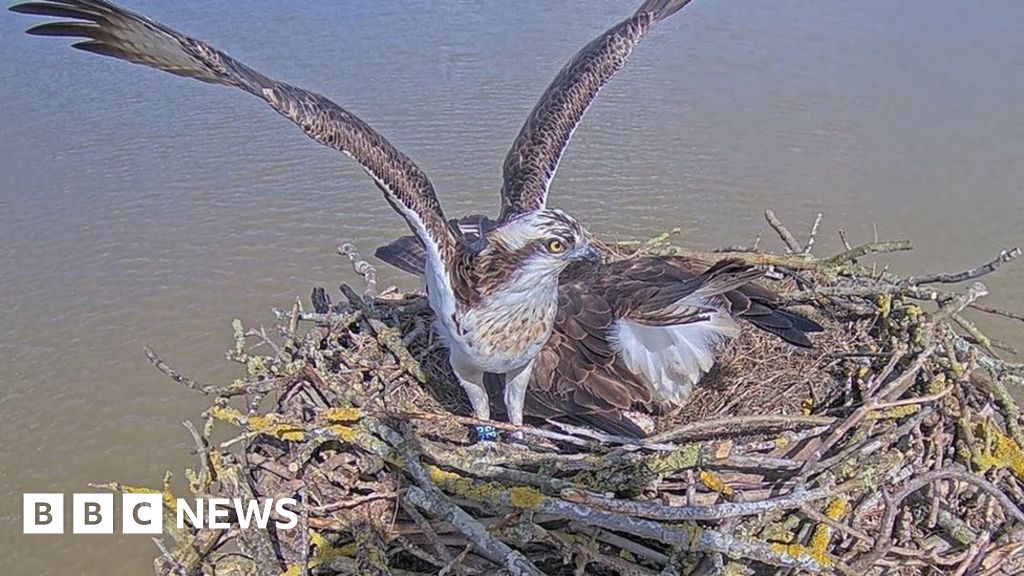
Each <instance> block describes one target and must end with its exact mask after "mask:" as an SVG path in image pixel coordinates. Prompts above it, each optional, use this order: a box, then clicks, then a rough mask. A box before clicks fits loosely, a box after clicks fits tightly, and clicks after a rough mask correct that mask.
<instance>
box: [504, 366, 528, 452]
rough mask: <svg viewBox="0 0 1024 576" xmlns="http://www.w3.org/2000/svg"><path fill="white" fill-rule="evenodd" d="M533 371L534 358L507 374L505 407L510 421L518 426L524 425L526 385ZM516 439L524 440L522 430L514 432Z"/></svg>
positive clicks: (513, 435) (513, 436)
mask: <svg viewBox="0 0 1024 576" xmlns="http://www.w3.org/2000/svg"><path fill="white" fill-rule="evenodd" d="M532 373H533V360H530V361H529V362H528V363H527V364H526V365H525V366H522V367H520V368H517V369H515V370H513V371H511V372H509V373H508V374H506V375H505V408H506V409H507V410H508V421H509V422H511V423H512V424H515V425H516V426H522V425H523V405H524V404H525V403H526V387H527V385H528V384H529V383H530V375H531V374H532ZM512 438H513V439H514V440H522V439H523V433H522V431H519V430H517V431H515V432H513V433H512Z"/></svg>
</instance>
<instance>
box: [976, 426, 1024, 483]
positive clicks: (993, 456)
mask: <svg viewBox="0 0 1024 576" xmlns="http://www.w3.org/2000/svg"><path fill="white" fill-rule="evenodd" d="M979 433H980V434H981V435H982V436H983V437H984V439H985V449H984V451H983V452H982V453H981V454H980V455H979V456H978V457H977V458H975V464H976V465H977V466H978V468H979V469H980V471H981V472H985V471H986V470H989V469H991V468H1007V469H1009V470H1010V472H1012V473H1013V475H1014V476H1016V477H1017V478H1018V479H1019V480H1021V481H1024V451H1021V448H1020V446H1018V445H1017V443H1016V442H1015V441H1014V440H1013V438H1010V437H1009V436H1007V435H1005V434H1003V433H1002V431H1000V430H999V428H997V427H996V426H995V425H994V424H983V425H981V426H980V430H979Z"/></svg>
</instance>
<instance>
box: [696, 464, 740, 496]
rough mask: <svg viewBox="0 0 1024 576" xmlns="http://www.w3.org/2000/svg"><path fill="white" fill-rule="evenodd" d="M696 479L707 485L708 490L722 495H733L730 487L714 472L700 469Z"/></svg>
mask: <svg viewBox="0 0 1024 576" xmlns="http://www.w3.org/2000/svg"><path fill="white" fill-rule="evenodd" d="M697 479H698V480H700V483H701V484H703V485H704V486H706V487H707V489H708V490H711V491H713V492H718V493H719V494H721V495H722V496H725V497H727V498H728V497H731V496H732V495H733V490H732V487H731V486H729V485H728V484H726V483H725V482H723V481H722V479H721V478H719V477H718V476H716V475H715V474H713V473H711V472H708V471H707V470H701V471H700V474H698V475H697Z"/></svg>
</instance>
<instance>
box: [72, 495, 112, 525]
mask: <svg viewBox="0 0 1024 576" xmlns="http://www.w3.org/2000/svg"><path fill="white" fill-rule="evenodd" d="M71 504H72V506H71V531H72V532H74V533H75V534H113V533H114V495H113V494H72V495H71Z"/></svg>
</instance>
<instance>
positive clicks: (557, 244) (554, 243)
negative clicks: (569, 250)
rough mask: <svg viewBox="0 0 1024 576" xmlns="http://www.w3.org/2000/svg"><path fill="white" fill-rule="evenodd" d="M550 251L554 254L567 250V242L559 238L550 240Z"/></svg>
mask: <svg viewBox="0 0 1024 576" xmlns="http://www.w3.org/2000/svg"><path fill="white" fill-rule="evenodd" d="M548 252H550V253H552V254H561V253H562V252H565V244H564V243H562V241H561V240H558V239H557V238H554V239H551V240H548Z"/></svg>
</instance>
